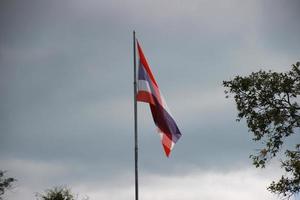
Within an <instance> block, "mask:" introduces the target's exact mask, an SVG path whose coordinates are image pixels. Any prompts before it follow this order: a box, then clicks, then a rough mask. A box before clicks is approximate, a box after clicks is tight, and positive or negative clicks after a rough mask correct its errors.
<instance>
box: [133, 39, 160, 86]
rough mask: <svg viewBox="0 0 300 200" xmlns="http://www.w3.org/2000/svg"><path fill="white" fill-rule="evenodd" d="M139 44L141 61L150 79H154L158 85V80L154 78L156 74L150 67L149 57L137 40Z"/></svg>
mask: <svg viewBox="0 0 300 200" xmlns="http://www.w3.org/2000/svg"><path fill="white" fill-rule="evenodd" d="M137 46H138V51H139V56H140V61H141V62H142V64H143V66H144V68H145V69H146V71H147V73H148V74H149V77H150V79H151V80H152V82H153V83H154V84H155V85H156V86H157V87H158V85H157V83H156V80H155V78H154V75H153V73H152V71H151V69H150V67H149V64H148V62H147V59H146V57H145V55H144V53H143V50H142V48H141V46H140V44H139V42H138V41H137Z"/></svg>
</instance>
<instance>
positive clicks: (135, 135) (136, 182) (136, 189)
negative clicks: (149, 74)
mask: <svg viewBox="0 0 300 200" xmlns="http://www.w3.org/2000/svg"><path fill="white" fill-rule="evenodd" d="M135 48H136V39H135V31H133V70H134V72H133V80H134V81H133V89H134V169H135V170H134V172H135V200H138V199H139V184H138V134H137V131H138V130H137V99H136V96H137V83H136V49H135Z"/></svg>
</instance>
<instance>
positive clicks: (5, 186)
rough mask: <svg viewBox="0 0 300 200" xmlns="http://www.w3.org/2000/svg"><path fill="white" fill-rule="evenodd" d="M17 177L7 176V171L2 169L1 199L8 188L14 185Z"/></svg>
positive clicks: (0, 178)
mask: <svg viewBox="0 0 300 200" xmlns="http://www.w3.org/2000/svg"><path fill="white" fill-rule="evenodd" d="M15 181H16V179H14V178H10V177H6V176H5V171H2V170H0V200H2V196H3V194H4V193H5V191H6V190H7V189H10V188H11V187H12V183H13V182H15Z"/></svg>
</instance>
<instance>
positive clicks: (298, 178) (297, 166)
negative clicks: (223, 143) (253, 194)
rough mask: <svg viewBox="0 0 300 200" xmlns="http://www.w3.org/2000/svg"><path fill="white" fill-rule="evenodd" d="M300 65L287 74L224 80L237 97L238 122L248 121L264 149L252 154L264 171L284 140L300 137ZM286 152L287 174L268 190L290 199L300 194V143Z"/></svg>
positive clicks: (283, 164) (257, 164)
mask: <svg viewBox="0 0 300 200" xmlns="http://www.w3.org/2000/svg"><path fill="white" fill-rule="evenodd" d="M299 66H300V62H297V63H296V64H293V65H292V69H291V70H290V71H288V72H285V73H278V72H272V71H268V72H266V71H258V72H253V73H252V74H251V75H249V76H245V77H241V76H236V77H235V78H234V79H233V80H230V81H223V86H224V87H226V88H227V90H226V91H225V93H226V94H227V96H226V97H227V98H228V97H229V96H228V95H229V93H232V94H234V99H235V102H236V106H237V110H238V118H237V121H240V120H241V119H246V122H247V126H248V128H249V132H252V133H253V140H254V141H260V142H262V144H263V147H262V148H261V149H260V150H259V151H258V153H257V154H256V155H251V156H250V157H251V158H252V159H253V165H254V166H256V167H260V168H264V167H265V165H266V163H267V161H269V160H270V159H272V158H274V157H276V156H277V153H278V152H279V151H280V150H281V149H282V146H283V143H284V140H285V138H286V137H289V136H290V135H293V134H299V127H300V106H299V102H300V69H299ZM296 143H297V144H296V146H295V147H294V149H293V150H291V149H286V150H285V156H284V158H283V159H284V160H283V161H281V167H282V168H283V169H284V170H285V172H286V173H285V175H283V176H282V177H281V179H280V180H279V181H277V182H275V181H273V182H272V183H271V185H270V186H269V187H268V190H270V191H271V192H273V193H276V194H279V195H282V196H284V197H286V198H290V197H291V196H292V195H294V194H297V193H299V192H300V144H299V141H296Z"/></svg>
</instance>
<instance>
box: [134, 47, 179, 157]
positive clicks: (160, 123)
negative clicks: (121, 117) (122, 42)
mask: <svg viewBox="0 0 300 200" xmlns="http://www.w3.org/2000/svg"><path fill="white" fill-rule="evenodd" d="M137 46H138V53H139V68H138V93H137V101H142V102H146V103H149V105H150V109H151V113H152V117H153V120H154V123H155V125H156V126H157V129H158V133H159V134H160V137H161V142H162V145H163V147H164V150H165V153H166V155H167V156H168V157H169V155H170V152H171V150H172V148H173V147H174V144H175V143H176V142H177V141H178V139H179V138H180V137H181V133H180V131H179V129H178V127H177V125H176V122H175V120H174V118H173V116H172V114H171V113H170V111H169V109H168V106H167V104H166V102H165V100H164V98H163V96H162V94H161V92H160V90H159V88H158V85H157V82H156V80H155V78H154V76H153V73H152V71H151V68H150V66H149V64H148V62H147V59H146V57H145V55H144V53H143V51H142V48H141V46H140V45H139V43H138V42H137Z"/></svg>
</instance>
